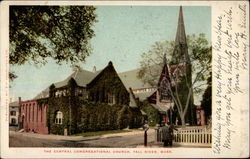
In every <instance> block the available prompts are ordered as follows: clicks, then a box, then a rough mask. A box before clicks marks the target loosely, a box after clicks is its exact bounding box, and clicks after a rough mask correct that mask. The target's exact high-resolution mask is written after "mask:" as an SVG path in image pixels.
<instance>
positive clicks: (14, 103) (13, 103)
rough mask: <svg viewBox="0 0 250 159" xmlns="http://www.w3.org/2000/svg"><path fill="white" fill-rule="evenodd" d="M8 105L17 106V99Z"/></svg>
mask: <svg viewBox="0 0 250 159" xmlns="http://www.w3.org/2000/svg"><path fill="white" fill-rule="evenodd" d="M9 106H10V107H18V106H19V102H18V101H15V102H11V103H10V104H9Z"/></svg>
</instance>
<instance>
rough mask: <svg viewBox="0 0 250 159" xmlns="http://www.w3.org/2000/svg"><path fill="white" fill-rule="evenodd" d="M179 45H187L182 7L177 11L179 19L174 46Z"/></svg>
mask: <svg viewBox="0 0 250 159" xmlns="http://www.w3.org/2000/svg"><path fill="white" fill-rule="evenodd" d="M179 44H184V45H186V44H187V40H186V33H185V26H184V19H183V12H182V6H180V9H179V19H178V26H177V32H176V37H175V45H179Z"/></svg>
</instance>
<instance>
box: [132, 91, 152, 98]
mask: <svg viewBox="0 0 250 159" xmlns="http://www.w3.org/2000/svg"><path fill="white" fill-rule="evenodd" d="M154 92H155V90H154V91H150V92H142V93H134V95H135V97H136V98H139V100H140V101H144V100H146V99H147V98H148V97H150V96H151V95H152V94H153V93H154Z"/></svg>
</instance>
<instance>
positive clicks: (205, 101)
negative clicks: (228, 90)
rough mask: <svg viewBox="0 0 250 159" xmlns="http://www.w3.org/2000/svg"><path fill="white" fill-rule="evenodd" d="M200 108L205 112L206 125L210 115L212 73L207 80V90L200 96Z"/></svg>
mask: <svg viewBox="0 0 250 159" xmlns="http://www.w3.org/2000/svg"><path fill="white" fill-rule="evenodd" d="M201 108H202V109H203V110H204V112H205V122H206V123H208V119H209V117H210V116H211V114H212V73H210V76H209V78H208V79H207V88H206V90H205V92H204V94H203V96H202V101H201Z"/></svg>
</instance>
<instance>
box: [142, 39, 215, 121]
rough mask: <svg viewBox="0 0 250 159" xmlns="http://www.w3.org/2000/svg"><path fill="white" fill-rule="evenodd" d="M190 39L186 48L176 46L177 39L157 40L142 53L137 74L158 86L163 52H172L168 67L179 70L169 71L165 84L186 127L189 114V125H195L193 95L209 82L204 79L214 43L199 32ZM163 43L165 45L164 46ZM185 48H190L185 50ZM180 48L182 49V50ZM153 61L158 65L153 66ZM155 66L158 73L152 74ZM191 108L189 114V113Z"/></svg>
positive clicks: (208, 70) (209, 66) (209, 68)
mask: <svg viewBox="0 0 250 159" xmlns="http://www.w3.org/2000/svg"><path fill="white" fill-rule="evenodd" d="M187 39H188V41H187V45H188V46H187V47H186V46H184V45H183V46H182V45H181V44H179V45H176V44H174V42H165V43H156V44H155V45H154V47H153V49H152V50H150V51H149V52H147V53H144V54H143V58H144V59H143V61H142V62H141V66H142V68H141V70H140V71H139V74H138V76H139V78H144V81H151V83H150V82H149V83H150V84H153V86H156V82H158V78H159V75H160V71H161V69H157V67H158V68H159V66H161V68H162V66H163V64H162V63H161V61H163V60H162V57H163V54H165V53H168V52H170V54H168V55H169V56H170V57H171V61H170V62H169V68H171V69H170V70H172V68H176V70H177V71H175V72H172V71H169V78H167V79H165V82H164V83H166V85H167V86H166V89H167V91H168V94H169V95H170V97H171V99H172V101H173V102H174V104H175V107H177V110H178V114H179V117H180V119H181V122H182V125H183V126H184V125H185V120H186V118H187V117H188V118H189V119H190V121H189V122H190V124H192V125H194V124H195V123H196V122H195V120H194V118H195V114H194V113H195V112H194V110H193V106H192V105H193V94H194V91H195V93H199V92H201V90H202V89H200V88H201V87H202V86H203V85H205V84H206V83H204V80H205V79H206V77H207V76H208V74H209V72H211V64H210V62H211V46H209V45H208V42H207V40H206V39H205V35H204V34H200V35H199V36H198V37H197V36H196V35H191V36H188V37H187ZM164 44H166V45H165V46H164ZM164 48H165V50H164ZM174 48H175V49H174ZM185 48H188V49H189V51H186V53H185ZM179 49H182V51H181V50H179ZM187 52H189V54H190V55H188V54H187ZM189 56H190V57H191V59H190V58H189ZM157 59H158V60H157ZM165 61H166V60H165ZM183 62H184V63H183ZM152 63H153V64H154V65H156V66H153V67H152ZM183 66H184V67H183ZM155 68H156V69H155ZM152 69H155V70H154V71H155V72H156V71H157V70H158V72H157V73H155V74H154V75H155V76H152V72H153V71H152ZM148 77H150V78H148ZM192 77H193V78H192ZM156 79H157V80H156ZM188 111H189V112H190V113H187V112H188ZM186 114H188V116H186Z"/></svg>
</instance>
